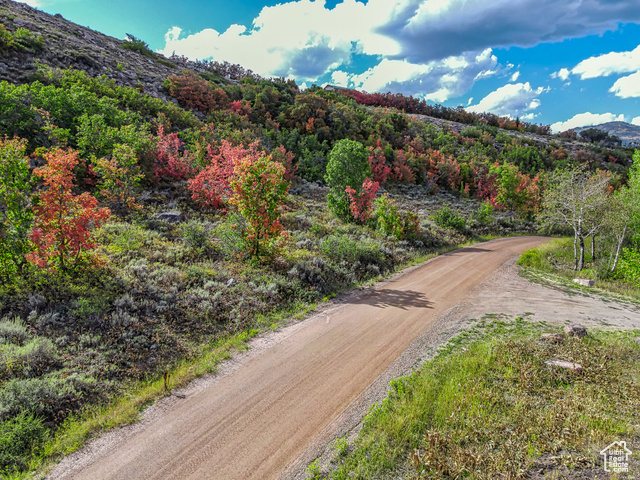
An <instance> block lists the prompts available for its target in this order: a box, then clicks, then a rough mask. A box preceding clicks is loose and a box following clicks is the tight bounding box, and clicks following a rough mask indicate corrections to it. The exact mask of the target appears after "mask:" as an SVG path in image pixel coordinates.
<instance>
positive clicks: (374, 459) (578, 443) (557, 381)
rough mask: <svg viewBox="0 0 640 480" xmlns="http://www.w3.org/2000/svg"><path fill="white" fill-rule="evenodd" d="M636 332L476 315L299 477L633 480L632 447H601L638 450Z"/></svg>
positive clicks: (636, 466)
mask: <svg viewBox="0 0 640 480" xmlns="http://www.w3.org/2000/svg"><path fill="white" fill-rule="evenodd" d="M639 334H640V331H638V330H635V331H603V330H600V331H598V330H589V331H588V332H587V331H586V330H584V328H583V327H581V326H577V325H574V326H567V327H565V328H564V329H561V328H558V327H556V326H552V325H548V324H542V323H531V322H529V321H527V320H523V319H522V318H516V319H511V320H506V319H496V318H495V317H493V318H491V317H488V318H485V319H483V320H481V321H479V322H477V323H476V325H475V326H474V327H472V328H471V329H469V330H468V331H467V332H466V333H465V334H464V335H461V336H458V337H456V338H455V339H454V340H452V341H451V342H449V343H448V344H447V346H446V348H443V349H441V350H440V351H439V352H438V354H437V355H436V356H435V357H434V358H433V359H432V360H430V361H428V362H427V363H426V364H425V365H424V366H422V367H421V368H420V369H418V370H416V371H415V372H414V373H413V374H412V375H410V376H408V377H403V378H399V379H397V380H395V381H393V382H392V383H391V391H390V393H389V395H388V397H387V398H386V399H385V400H384V401H382V402H381V403H379V404H378V405H376V406H374V407H373V408H372V409H371V410H370V412H369V414H368V415H367V417H366V418H365V419H364V422H363V425H362V429H361V431H360V433H359V435H358V436H357V437H356V438H355V439H351V441H348V442H347V441H346V440H340V441H338V442H336V443H335V448H334V450H333V452H334V454H333V457H332V458H331V460H330V461H329V462H328V463H326V465H325V466H324V467H323V468H320V466H321V463H320V462H319V461H318V462H316V463H314V464H312V466H311V467H310V468H309V469H308V477H309V478H331V479H347V478H348V479H353V478H357V479H370V478H398V477H401V478H415V479H417V478H420V479H422V478H425V479H426V478H462V477H464V478H467V477H468V478H486V479H490V478H535V479H544V478H571V479H573V478H576V479H577V478H629V479H631V478H638V471H640V462H639V461H638V460H637V458H635V459H634V458H633V455H630V456H627V457H626V459H624V458H623V461H622V462H621V465H619V466H617V465H615V464H612V463H611V458H609V457H606V456H605V455H604V454H602V453H601V452H602V451H604V453H605V454H606V453H607V451H606V448H607V446H609V445H610V444H613V443H614V442H622V443H623V444H624V446H625V448H627V449H628V451H629V452H631V451H637V450H638V448H640V442H639V441H638V438H639V434H640V417H639V413H638V408H637V406H638V404H639V402H640V386H638V383H637V378H638V375H639V374H640V345H639V344H638V340H637V338H638V335H639ZM619 445H620V443H618V446H619ZM607 461H609V462H610V463H609V464H607V463H606V462H607ZM325 462H326V459H325ZM614 467H615V468H618V470H616V471H617V473H616V475H618V476H614V477H610V476H609V475H611V473H609V472H614V470H612V468H614ZM605 468H606V470H605ZM614 473H615V472H614Z"/></svg>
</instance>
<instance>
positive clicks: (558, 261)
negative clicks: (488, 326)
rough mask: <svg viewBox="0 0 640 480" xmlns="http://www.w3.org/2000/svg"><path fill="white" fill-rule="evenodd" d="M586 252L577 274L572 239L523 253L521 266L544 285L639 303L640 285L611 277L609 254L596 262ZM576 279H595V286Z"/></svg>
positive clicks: (531, 277)
mask: <svg viewBox="0 0 640 480" xmlns="http://www.w3.org/2000/svg"><path fill="white" fill-rule="evenodd" d="M587 250H589V252H586V253H585V264H586V268H584V269H583V270H582V271H580V272H576V271H575V270H574V269H573V267H574V259H573V238H571V237H565V238H559V239H556V240H552V241H551V242H547V243H544V244H542V245H540V246H539V247H538V248H534V249H531V250H527V251H526V252H524V253H523V254H522V256H521V257H520V260H519V261H518V265H520V266H522V267H525V276H526V277H527V278H529V279H531V280H534V281H539V282H543V283H549V282H551V283H555V284H561V285H563V287H565V288H567V289H570V290H573V291H587V292H596V293H605V294H612V295H613V296H616V297H619V298H622V299H624V300H633V301H639V300H640V285H636V284H634V283H633V282H628V281H624V279H621V278H617V277H616V276H615V275H611V274H610V273H609V272H608V270H607V269H606V268H605V267H604V266H603V265H604V263H605V260H608V253H606V252H601V253H600V256H599V257H598V259H597V261H596V262H594V261H593V260H592V259H591V254H590V249H587ZM574 278H584V279H589V280H594V281H595V282H596V285H595V287H583V286H579V285H577V284H576V283H574V282H573V279H574Z"/></svg>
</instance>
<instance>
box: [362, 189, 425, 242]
mask: <svg viewBox="0 0 640 480" xmlns="http://www.w3.org/2000/svg"><path fill="white" fill-rule="evenodd" d="M374 205H375V207H376V209H375V211H374V213H373V218H374V219H375V223H376V229H377V230H378V232H379V233H381V234H382V235H386V236H390V235H392V236H394V237H395V238H397V239H398V240H413V239H415V238H416V237H417V236H418V232H419V230H420V221H419V220H418V215H417V214H416V213H413V212H400V211H399V210H398V206H397V205H396V203H395V202H394V201H393V200H391V199H390V198H389V196H388V195H384V196H382V197H380V198H377V199H376V200H375V203H374Z"/></svg>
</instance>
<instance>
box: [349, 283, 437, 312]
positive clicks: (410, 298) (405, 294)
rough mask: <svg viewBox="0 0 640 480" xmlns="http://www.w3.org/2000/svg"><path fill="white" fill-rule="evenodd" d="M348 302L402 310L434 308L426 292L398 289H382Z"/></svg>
mask: <svg viewBox="0 0 640 480" xmlns="http://www.w3.org/2000/svg"><path fill="white" fill-rule="evenodd" d="M348 303H353V304H356V305H357V304H360V305H371V306H372V307H378V308H385V307H398V308H401V309H402V310H407V309H409V308H433V307H432V306H431V305H433V302H430V301H429V300H427V298H426V296H425V294H424V293H420V292H414V291H411V290H405V291H397V290H387V289H384V288H383V289H381V290H377V291H376V292H375V293H372V294H371V295H365V296H363V297H360V298H356V299H354V300H351V301H349V302H348Z"/></svg>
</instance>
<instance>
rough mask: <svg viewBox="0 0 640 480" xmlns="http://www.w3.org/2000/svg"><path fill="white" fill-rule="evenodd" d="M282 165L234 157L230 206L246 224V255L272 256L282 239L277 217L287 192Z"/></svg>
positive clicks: (261, 158) (249, 157)
mask: <svg viewBox="0 0 640 480" xmlns="http://www.w3.org/2000/svg"><path fill="white" fill-rule="evenodd" d="M285 173H286V169H285V167H284V165H282V164H281V163H278V162H274V161H273V160H272V159H271V157H259V158H257V159H255V160H254V159H252V158H251V156H244V157H241V158H238V159H237V160H236V161H235V165H234V175H233V178H232V180H231V182H230V185H231V189H232V191H233V197H232V198H231V203H233V204H234V205H236V206H237V207H238V211H239V212H240V214H241V215H242V216H243V217H244V219H245V220H246V222H247V230H246V237H245V240H246V245H247V249H248V252H249V255H250V256H252V257H254V258H257V259H259V260H260V259H263V258H265V257H266V258H271V257H273V256H274V255H275V254H276V253H277V251H278V249H279V248H280V246H281V245H282V241H283V240H284V239H285V238H286V235H285V232H284V230H283V227H282V224H281V223H280V215H281V209H282V204H283V203H284V201H285V199H286V198H287V193H288V192H289V185H290V184H289V182H288V181H287V180H285V178H284V176H285Z"/></svg>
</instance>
